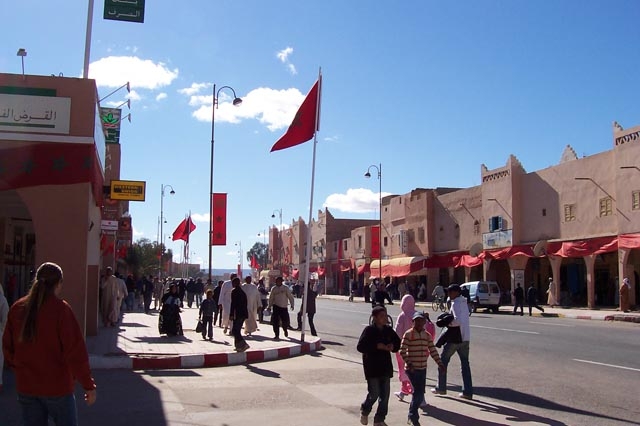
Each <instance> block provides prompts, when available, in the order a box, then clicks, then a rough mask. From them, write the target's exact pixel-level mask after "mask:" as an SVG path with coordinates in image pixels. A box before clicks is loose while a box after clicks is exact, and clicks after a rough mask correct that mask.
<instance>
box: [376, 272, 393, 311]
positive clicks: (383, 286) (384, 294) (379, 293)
mask: <svg viewBox="0 0 640 426" xmlns="http://www.w3.org/2000/svg"><path fill="white" fill-rule="evenodd" d="M390 283H391V277H384V282H382V283H380V284H378V289H377V290H376V292H375V293H374V296H373V298H372V299H373V303H374V304H377V305H380V306H384V302H385V301H388V302H389V304H390V305H393V299H391V296H390V295H389V292H388V291H387V288H388V287H389V285H390Z"/></svg>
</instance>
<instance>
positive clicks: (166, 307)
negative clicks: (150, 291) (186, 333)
mask: <svg viewBox="0 0 640 426" xmlns="http://www.w3.org/2000/svg"><path fill="white" fill-rule="evenodd" d="M158 332H159V333H160V334H166V335H167V336H182V335H183V331H182V318H180V297H179V293H178V286H177V285H176V284H173V283H172V284H171V285H170V286H169V291H168V292H167V293H166V294H165V295H164V296H162V308H161V310H160V315H159V317H158Z"/></svg>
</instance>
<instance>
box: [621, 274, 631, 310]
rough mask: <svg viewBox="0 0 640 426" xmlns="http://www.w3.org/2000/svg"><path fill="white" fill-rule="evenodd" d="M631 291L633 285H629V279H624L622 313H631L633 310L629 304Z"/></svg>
mask: <svg viewBox="0 0 640 426" xmlns="http://www.w3.org/2000/svg"><path fill="white" fill-rule="evenodd" d="M630 289H631V284H629V278H624V279H623V280H622V285H621V286H620V290H619V291H620V311H622V312H629V310H630V309H631V306H630V303H629V290H630Z"/></svg>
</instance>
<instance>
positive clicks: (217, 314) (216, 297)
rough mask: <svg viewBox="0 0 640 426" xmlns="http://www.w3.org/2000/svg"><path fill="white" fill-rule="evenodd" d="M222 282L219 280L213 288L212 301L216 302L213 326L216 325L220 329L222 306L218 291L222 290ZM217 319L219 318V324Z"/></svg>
mask: <svg viewBox="0 0 640 426" xmlns="http://www.w3.org/2000/svg"><path fill="white" fill-rule="evenodd" d="M223 283H224V281H222V280H220V281H218V283H217V284H216V286H215V287H214V288H213V301H214V302H216V310H215V312H214V313H213V325H214V326H215V325H216V324H218V327H222V305H221V304H220V289H222V284H223ZM218 318H220V320H219V321H220V322H218Z"/></svg>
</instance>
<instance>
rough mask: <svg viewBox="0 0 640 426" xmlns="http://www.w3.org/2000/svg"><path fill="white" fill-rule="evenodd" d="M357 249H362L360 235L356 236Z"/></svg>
mask: <svg viewBox="0 0 640 426" xmlns="http://www.w3.org/2000/svg"><path fill="white" fill-rule="evenodd" d="M358 248H359V249H361V248H362V235H358Z"/></svg>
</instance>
